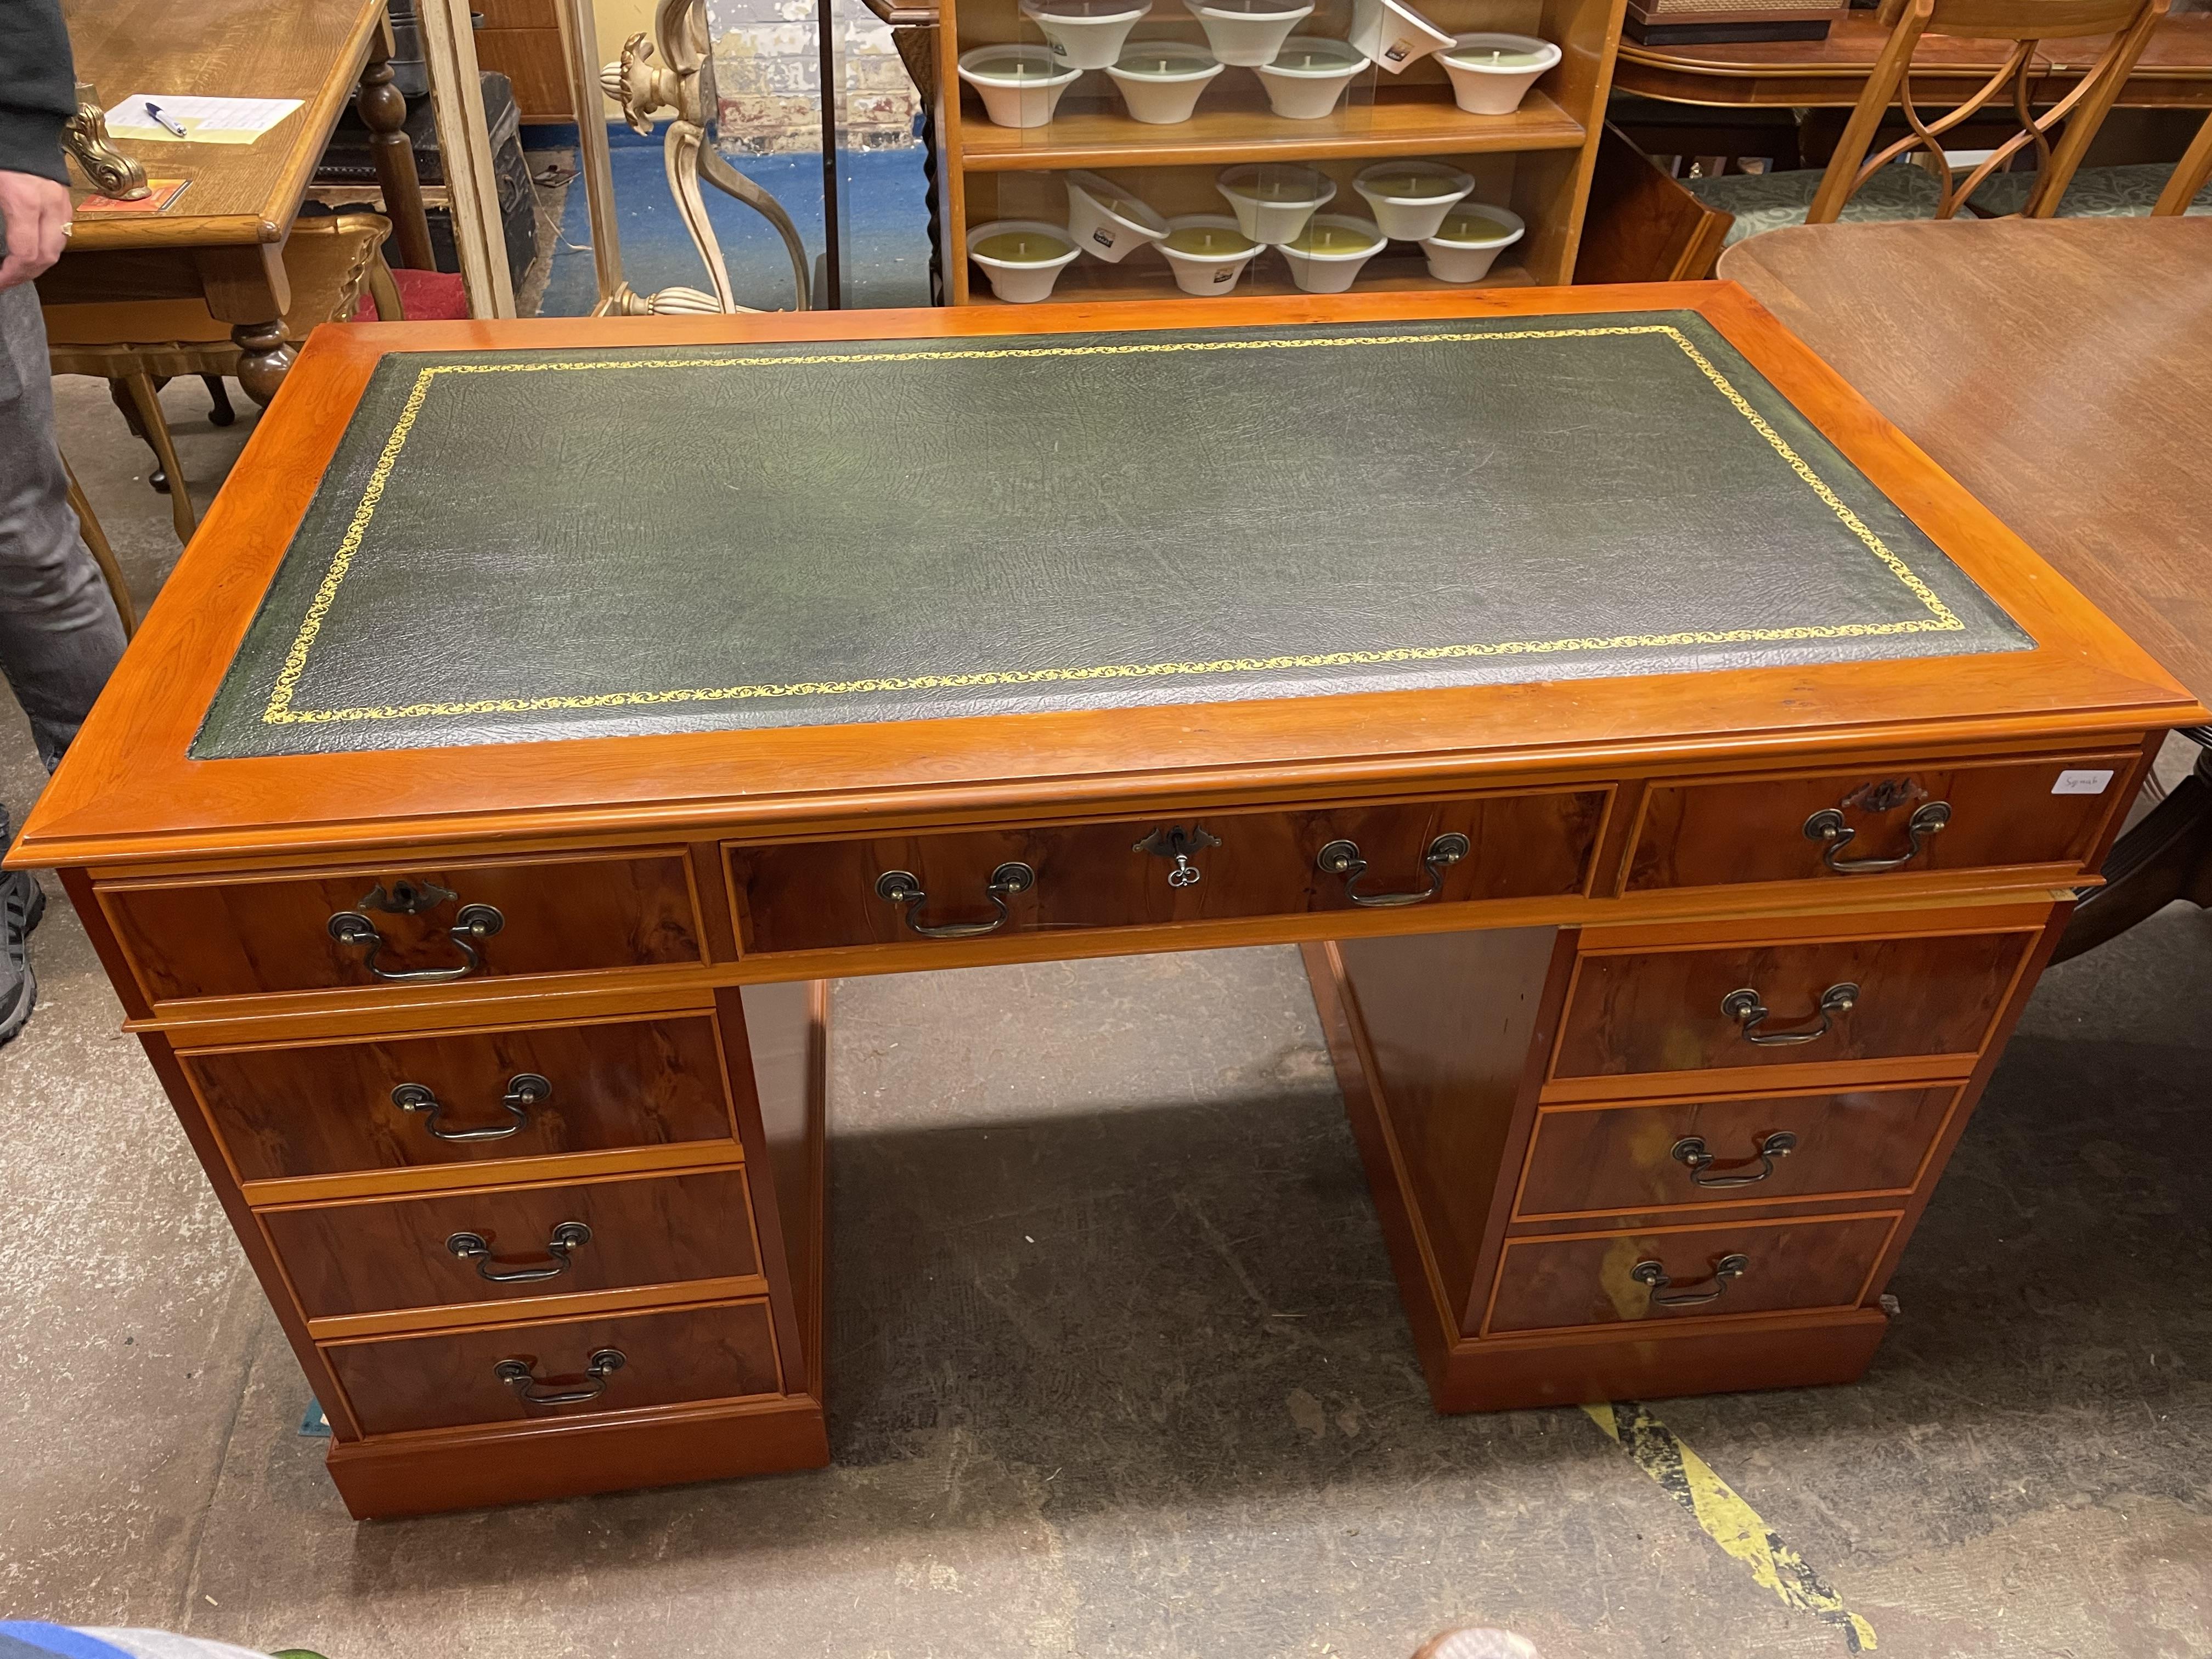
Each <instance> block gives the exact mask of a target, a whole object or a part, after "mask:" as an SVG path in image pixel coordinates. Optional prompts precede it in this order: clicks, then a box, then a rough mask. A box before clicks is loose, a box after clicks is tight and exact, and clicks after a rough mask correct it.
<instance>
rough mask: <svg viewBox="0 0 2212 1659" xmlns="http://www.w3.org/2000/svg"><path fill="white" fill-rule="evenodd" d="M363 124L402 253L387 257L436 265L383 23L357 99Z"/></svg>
mask: <svg viewBox="0 0 2212 1659" xmlns="http://www.w3.org/2000/svg"><path fill="white" fill-rule="evenodd" d="M355 106H356V108H358V109H359V110H360V111H361V119H362V125H364V126H366V127H367V128H368V153H369V158H370V160H372V161H374V162H375V164H376V183H377V187H378V188H379V189H380V191H383V194H384V212H385V216H386V218H388V219H390V220H391V221H392V240H394V241H395V242H396V243H397V244H398V257H397V258H389V259H387V261H386V263H388V264H395V265H404V266H407V267H408V268H409V269H410V270H435V269H436V268H437V260H436V258H435V256H434V255H433V254H432V253H431V252H430V222H429V220H428V218H427V217H426V216H424V214H423V212H422V179H420V178H419V177H418V176H417V175H416V171H415V146H414V145H413V144H412V143H410V142H409V140H408V137H407V132H406V126H407V99H406V95H405V94H403V93H402V92H401V91H400V90H399V88H398V86H397V85H395V84H394V82H393V76H392V41H391V38H390V36H389V34H388V33H386V29H385V28H380V29H379V30H378V31H377V38H376V40H375V42H374V44H373V45H372V46H370V47H369V49H368V64H367V66H366V67H364V68H363V69H362V72H361V91H360V93H359V94H357V95H356V99H355Z"/></svg>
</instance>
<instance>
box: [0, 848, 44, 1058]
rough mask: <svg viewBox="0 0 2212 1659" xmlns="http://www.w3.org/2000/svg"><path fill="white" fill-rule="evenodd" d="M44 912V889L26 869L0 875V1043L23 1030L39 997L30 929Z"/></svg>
mask: <svg viewBox="0 0 2212 1659" xmlns="http://www.w3.org/2000/svg"><path fill="white" fill-rule="evenodd" d="M44 915H46V889H45V888H43V887H41V886H40V885H39V878H37V877H36V876H34V875H33V874H32V873H31V872H29V871H27V870H11V871H9V872H8V873H7V874H6V875H4V876H0V1042H7V1041H8V1040H9V1038H11V1037H13V1036H15V1033H16V1032H18V1031H20V1030H22V1029H23V1023H24V1022H25V1021H26V1020H27V1019H29V1018H30V1017H31V1009H32V1007H33V1005H35V1004H36V1003H37V1001H38V1000H39V981H37V980H36V979H35V978H34V977H33V975H32V973H31V953H30V950H29V940H30V937H31V930H32V929H33V928H34V927H37V926H38V925H39V920H40V917H42V916H44Z"/></svg>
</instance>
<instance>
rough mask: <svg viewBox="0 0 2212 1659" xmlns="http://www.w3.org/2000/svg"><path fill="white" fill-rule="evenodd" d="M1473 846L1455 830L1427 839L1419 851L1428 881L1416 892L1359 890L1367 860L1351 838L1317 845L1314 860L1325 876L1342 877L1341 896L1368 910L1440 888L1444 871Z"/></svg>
mask: <svg viewBox="0 0 2212 1659" xmlns="http://www.w3.org/2000/svg"><path fill="white" fill-rule="evenodd" d="M1473 850H1474V847H1473V844H1472V843H1471V842H1469V841H1468V838H1467V837H1466V836H1462V835H1458V834H1456V833H1455V834H1452V835H1447V836H1437V838H1436V839H1435V840H1434V841H1432V842H1430V843H1429V850H1428V851H1427V852H1425V853H1424V854H1421V864H1422V866H1423V867H1424V868H1425V869H1426V870H1427V871H1428V872H1429V884H1428V885H1427V886H1426V887H1425V888H1423V889H1422V890H1420V891H1419V892H1418V893H1363V892H1361V891H1360V890H1359V878H1361V877H1362V876H1364V875H1365V874H1366V873H1367V860H1365V859H1364V858H1362V857H1360V856H1359V843H1358V842H1352V841H1333V842H1329V844H1328V846H1326V847H1324V848H1322V849H1321V853H1320V855H1319V856H1318V857H1316V859H1315V860H1314V865H1315V867H1316V868H1317V869H1318V870H1320V871H1321V872H1322V874H1323V875H1327V876H1341V877H1343V878H1344V896H1345V897H1346V898H1348V899H1350V900H1351V901H1352V902H1353V903H1354V904H1357V905H1358V906H1360V907H1361V908H1364V909H1369V910H1387V909H1390V908H1394V907H1395V906H1397V905H1401V904H1423V903H1426V902H1428V901H1429V900H1431V899H1432V898H1434V897H1436V896H1437V894H1439V893H1441V892H1443V890H1444V872H1445V871H1446V870H1449V868H1450V867H1451V866H1453V865H1455V864H1457V863H1458V862H1459V861H1460V860H1462V859H1463V858H1465V857H1466V856H1467V855H1468V854H1469V853H1470V852H1472V851H1473Z"/></svg>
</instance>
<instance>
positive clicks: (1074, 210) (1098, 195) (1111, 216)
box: [1060, 173, 1168, 265]
mask: <svg viewBox="0 0 2212 1659" xmlns="http://www.w3.org/2000/svg"><path fill="white" fill-rule="evenodd" d="M1060 182H1061V183H1063V184H1065V185H1066V186H1067V234H1069V235H1070V236H1072V237H1073V238H1074V239H1075V245H1076V246H1078V247H1079V248H1081V249H1082V250H1083V251H1084V252H1085V253H1088V254H1091V255H1092V256H1093V257H1095V258H1100V259H1103V260H1104V261H1105V262H1106V263H1107V264H1109V265H1118V264H1121V261H1122V260H1124V259H1126V258H1128V257H1129V256H1130V255H1131V254H1132V253H1133V252H1136V251H1137V250H1138V249H1139V248H1140V247H1149V246H1151V245H1152V243H1154V242H1157V241H1158V240H1160V238H1161V237H1163V236H1164V235H1166V234H1168V222H1167V221H1166V220H1165V219H1164V218H1162V217H1161V216H1159V215H1158V213H1157V212H1155V211H1154V210H1152V208H1151V207H1150V206H1149V205H1147V204H1146V203H1143V202H1140V201H1139V200H1138V199H1137V198H1136V197H1134V196H1133V195H1131V194H1130V193H1129V192H1128V191H1126V190H1123V189H1122V188H1121V186H1120V185H1117V184H1115V182H1114V181H1113V180H1112V179H1102V178H1100V177H1099V176H1098V175H1097V173H1068V174H1066V176H1065V177H1064V178H1063V179H1061V180H1060Z"/></svg>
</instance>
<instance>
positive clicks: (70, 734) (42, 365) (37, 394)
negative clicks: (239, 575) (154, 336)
mask: <svg viewBox="0 0 2212 1659" xmlns="http://www.w3.org/2000/svg"><path fill="white" fill-rule="evenodd" d="M0 347H4V349H0V672H4V673H5V674H6V675H7V677H8V684H9V685H10V686H12V687H13V688H14V689H15V700H16V701H17V702H20V703H21V704H22V705H23V712H24V713H25V714H27V715H29V716H30V720H31V737H32V740H33V742H34V743H36V744H38V747H39V758H40V760H42V761H44V762H45V763H46V769H47V770H49V771H51V770H52V769H53V768H54V767H55V766H56V765H57V764H58V763H59V762H60V760H61V757H62V750H64V749H66V748H68V747H69V744H70V738H74V737H75V736H76V729H77V727H78V726H82V724H83V723H84V717H85V715H86V714H88V713H90V712H91V709H92V702H93V699H94V698H95V697H97V696H99V695H100V687H101V686H103V685H105V684H107V676H108V673H109V671H111V670H112V669H113V668H114V666H115V664H116V659H118V658H119V657H120V656H122V654H123V619H122V618H121V617H118V616H117V615H116V613H115V602H114V601H113V600H112V599H110V598H109V597H108V592H107V586H106V583H105V582H104V581H103V580H101V578H100V567H99V566H98V565H97V564H95V563H94V562H93V557H92V553H91V551H90V550H89V549H88V548H87V547H86V546H85V544H84V540H83V538H82V537H81V536H80V535H78V533H77V524H76V513H72V512H71V511H70V505H69V481H68V479H67V477H65V476H64V474H63V471H62V458H61V452H60V451H59V450H58V449H57V448H56V447H54V386H53V376H52V373H51V372H50V371H49V369H48V368H47V366H46V321H45V319H43V318H42V317H41V316H40V314H39V296H38V293H37V291H36V289H33V287H32V285H31V284H30V283H18V284H17V285H16V286H15V287H14V288H9V289H0ZM7 822H8V821H7V817H6V815H5V811H4V809H0V845H4V844H5V842H6V841H7V836H8V830H7Z"/></svg>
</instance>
